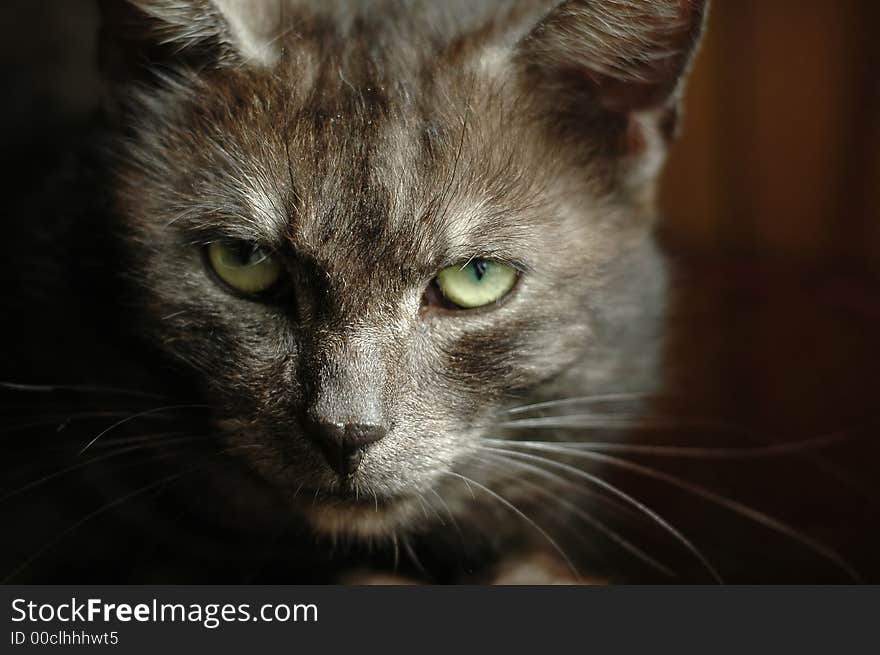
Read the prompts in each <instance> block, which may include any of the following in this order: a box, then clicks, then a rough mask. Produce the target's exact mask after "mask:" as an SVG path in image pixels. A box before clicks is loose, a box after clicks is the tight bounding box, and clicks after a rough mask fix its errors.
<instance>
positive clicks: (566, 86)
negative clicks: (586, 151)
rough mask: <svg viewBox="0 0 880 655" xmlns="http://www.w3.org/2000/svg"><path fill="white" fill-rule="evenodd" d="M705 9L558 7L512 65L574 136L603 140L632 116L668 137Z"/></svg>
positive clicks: (691, 2)
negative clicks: (581, 133)
mask: <svg viewBox="0 0 880 655" xmlns="http://www.w3.org/2000/svg"><path fill="white" fill-rule="evenodd" d="M706 4H707V2H706V0H607V1H602V0H568V1H566V2H561V3H559V4H557V5H556V7H555V8H553V9H552V10H550V11H549V13H548V14H547V15H546V16H544V18H543V19H542V20H541V21H540V23H539V24H538V25H537V26H536V27H535V28H534V29H533V30H532V31H531V32H530V33H529V34H527V35H526V36H525V38H523V39H522V40H521V41H520V43H519V44H518V46H517V54H516V57H517V63H518V65H519V68H520V70H521V72H522V74H523V76H524V78H525V80H526V83H527V85H528V88H529V92H530V93H531V94H538V100H539V102H542V103H543V107H544V109H545V110H546V111H547V113H548V114H551V115H553V117H554V119H555V124H556V125H557V126H563V127H564V128H565V129H568V128H571V129H574V130H577V129H593V128H594V127H595V126H597V125H598V126H601V127H602V128H603V130H605V133H606V134H608V133H609V132H621V130H632V129H634V128H633V117H638V120H639V121H642V122H643V123H644V122H645V121H651V122H653V123H654V124H655V126H656V127H657V129H658V130H659V133H660V134H661V135H663V136H664V137H666V138H668V137H669V136H670V135H671V133H672V132H673V128H674V125H675V120H676V111H677V105H678V100H679V96H680V91H681V86H682V80H683V78H684V76H685V73H686V72H687V69H688V66H689V63H690V61H691V58H692V55H693V53H694V50H695V48H696V45H697V43H698V41H699V37H700V34H701V32H702V28H703V22H704V14H705V7H706ZM615 136H616V137H620V134H617V135H615ZM631 136H632V135H631ZM615 143H616V144H617V145H618V146H619V147H623V148H626V147H627V145H626V139H623V140H621V139H620V138H616V141H615ZM621 144H622V145H621ZM632 145H633V144H630V146H632Z"/></svg>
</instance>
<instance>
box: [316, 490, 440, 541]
mask: <svg viewBox="0 0 880 655" xmlns="http://www.w3.org/2000/svg"><path fill="white" fill-rule="evenodd" d="M298 509H299V510H300V511H301V512H302V513H303V515H304V516H305V519H306V520H307V521H308V523H309V525H310V526H311V527H312V529H313V530H314V531H315V532H317V533H318V534H321V535H324V536H328V537H332V538H344V539H363V540H370V541H372V540H375V539H377V538H379V539H381V538H386V539H391V538H393V536H394V535H395V534H399V533H400V532H401V531H404V530H410V529H412V528H413V526H414V524H415V523H416V522H418V520H419V518H421V519H424V515H423V514H422V513H420V512H419V511H418V506H417V504H416V503H415V502H414V501H412V500H409V499H406V498H403V499H400V500H395V501H393V502H388V501H386V502H383V503H379V504H375V503H369V502H351V503H343V502H338V503H317V504H311V503H308V504H305V505H303V506H302V507H300V508H298Z"/></svg>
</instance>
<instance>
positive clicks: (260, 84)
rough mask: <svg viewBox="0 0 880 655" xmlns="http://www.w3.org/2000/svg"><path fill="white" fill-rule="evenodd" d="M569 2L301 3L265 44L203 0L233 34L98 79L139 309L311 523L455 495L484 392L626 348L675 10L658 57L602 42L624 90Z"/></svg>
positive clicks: (505, 393) (641, 292)
mask: <svg viewBox="0 0 880 655" xmlns="http://www.w3.org/2000/svg"><path fill="white" fill-rule="evenodd" d="M154 4H156V5H157V6H161V5H162V4H163V3H154ZM217 4H218V6H221V7H222V6H223V4H224V3H217ZM575 4H577V3H575ZM660 4H664V5H665V4H666V3H660ZM669 4H675V3H669ZM590 6H591V5H588V4H586V3H585V4H584V6H583V7H581V8H579V9H578V10H577V11H574V10H572V8H571V7H569V8H568V9H567V11H568V13H565V12H551V13H549V14H547V15H546V16H545V17H544V19H543V21H542V22H541V31H540V32H535V33H534V34H532V35H531V36H529V34H530V31H531V30H532V28H533V27H534V26H535V25H536V24H537V23H538V22H539V21H540V20H541V16H542V15H543V14H542V12H540V11H538V12H537V13H536V10H535V9H534V8H531V9H529V10H528V11H525V10H523V11H509V12H504V13H501V12H499V11H498V10H489V11H485V12H484V13H483V14H479V12H477V11H475V10H474V12H473V13H474V15H472V16H468V17H467V19H466V20H464V19H462V18H461V17H459V18H453V17H450V16H446V17H445V19H444V20H445V21H446V23H445V24H444V25H445V26H444V27H438V26H437V25H435V24H434V23H433V22H432V21H433V19H434V18H436V17H432V14H433V12H434V10H432V9H430V8H429V7H427V6H425V7H421V8H420V9H413V10H412V11H411V13H410V14H407V15H406V16H398V17H392V18H391V19H389V18H388V17H387V16H386V17H385V18H383V19H382V20H379V19H375V20H373V19H371V18H369V17H367V16H361V17H360V18H358V20H353V19H352V17H351V16H348V15H346V16H344V17H341V16H335V17H334V16H332V15H330V14H329V13H328V14H323V13H321V12H319V11H317V10H315V11H313V12H311V13H310V12H302V13H300V14H297V15H296V16H295V22H294V24H295V27H296V30H295V33H293V32H290V31H283V30H282V31H280V32H279V31H277V30H276V31H275V32H273V34H274V36H273V37H272V39H269V40H267V41H261V40H260V34H261V32H260V30H261V29H263V28H262V27H260V26H254V27H253V29H252V31H248V30H247V29H245V28H244V27H242V25H241V24H239V23H237V22H236V21H235V20H234V17H230V16H229V15H225V16H224V15H221V14H222V12H220V13H218V15H217V16H214V17H213V18H214V19H216V20H221V19H225V20H226V21H227V22H229V23H230V24H233V26H234V27H235V28H236V29H235V30H233V31H230V32H228V33H227V32H224V34H226V35H227V36H229V35H230V34H233V32H234V34H236V35H238V36H237V37H236V39H237V40H236V39H232V40H231V41H230V40H229V39H226V40H219V41H218V42H217V44H213V45H216V47H217V48H219V49H218V50H217V52H216V53H214V55H213V56H215V59H216V61H217V62H221V63H220V64H219V65H218V64H217V63H216V62H215V63H214V64H212V65H207V66H206V65H205V64H204V59H203V58H204V57H205V52H206V51H207V52H211V50H210V48H209V47H208V46H209V45H212V44H207V43H206V44H204V45H205V47H204V48H191V50H192V51H193V52H192V55H193V57H194V58H196V57H198V61H199V68H198V72H197V71H196V68H197V67H196V64H195V63H194V61H193V62H185V61H184V63H185V64H186V65H182V66H178V67H172V68H171V72H168V71H164V72H163V73H162V74H161V75H159V76H156V75H153V76H152V77H151V78H150V82H149V83H148V84H147V85H146V86H144V85H142V86H139V87H137V88H135V87H133V86H129V85H125V84H122V85H121V86H122V88H123V89H124V91H123V92H120V93H117V97H118V98H120V99H121V102H120V103H119V106H117V107H115V111H117V112H118V113H117V116H118V117H119V120H120V123H121V124H122V125H123V126H124V129H125V130H127V131H128V134H127V137H128V138H126V139H119V140H118V141H117V152H116V156H117V158H118V159H117V160H116V161H118V162H119V166H118V171H117V173H118V174H117V176H116V189H115V191H114V195H115V199H116V209H117V211H118V213H119V215H120V220H121V228H122V231H123V232H124V233H125V234H126V235H127V236H128V237H131V238H130V239H128V244H129V245H128V249H129V251H128V253H129V255H130V260H131V261H132V262H133V263H132V267H131V270H130V271H126V272H125V273H126V275H127V276H128V278H129V279H130V280H131V281H132V284H133V285H134V290H133V293H134V294H136V296H137V297H139V298H141V299H142V300H143V302H142V303H140V305H141V306H142V307H143V308H145V309H144V311H142V313H141V315H140V318H139V321H140V325H139V328H140V329H142V331H143V332H144V333H145V334H147V335H148V336H149V338H150V339H152V340H153V341H154V342H155V343H157V344H158V345H159V347H160V348H161V349H162V350H163V351H165V352H167V353H169V354H170V355H171V356H173V357H175V358H177V359H178V360H181V361H183V362H184V363H185V364H186V365H188V366H189V367H191V368H192V369H194V370H196V371H197V372H198V373H199V376H200V378H201V380H202V384H203V387H204V388H205V390H206V393H207V395H208V397H209V398H210V400H211V404H212V407H213V408H214V416H215V419H214V427H215V429H216V432H217V438H218V439H219V440H220V441H221V442H222V443H223V444H224V445H225V446H227V447H228V448H229V449H230V452H234V453H235V454H236V456H238V457H240V458H242V459H243V460H244V461H246V462H248V465H249V466H250V467H252V468H253V469H254V470H256V471H257V472H259V474H260V475H261V476H262V477H263V478H264V479H265V480H267V481H269V482H270V483H271V484H272V485H273V486H274V487H275V488H276V489H277V490H278V491H279V492H280V493H281V494H282V495H283V496H284V497H285V498H288V499H289V500H290V503H291V504H292V505H293V506H294V507H296V508H298V509H299V510H301V511H302V512H303V513H305V514H306V515H307V516H309V517H310V518H311V519H312V523H313V524H314V525H315V527H317V528H318V529H320V530H327V531H332V532H338V531H345V532H353V533H362V534H375V533H388V532H391V531H393V530H394V529H396V528H398V527H399V526H401V525H403V524H407V523H412V522H413V521H416V520H417V519H416V516H417V515H421V513H422V509H421V507H420V496H421V495H422V494H425V493H430V492H431V491H432V490H437V489H438V488H444V489H446V491H447V495H448V494H452V497H453V498H455V497H458V496H461V497H462V498H463V497H464V495H465V494H469V491H468V490H467V489H466V488H465V487H464V486H463V485H462V481H461V480H460V479H458V478H456V475H457V474H456V471H462V470H466V467H468V466H470V465H475V464H476V463H478V462H479V459H480V439H481V438H482V437H486V436H490V437H498V436H502V432H501V431H500V429H499V428H498V427H497V423H499V422H500V420H501V417H502V416H503V411H504V410H505V408H508V407H510V406H511V405H513V404H522V403H525V402H530V401H533V400H539V399H542V398H547V397H552V396H553V394H555V393H559V389H564V390H565V392H566V393H568V394H569V395H571V393H572V385H579V386H576V387H575V391H576V392H577V391H580V392H582V393H583V392H592V391H595V390H596V389H598V388H601V387H602V386H609V385H613V382H614V381H613V377H614V375H616V374H618V373H619V371H620V366H621V364H620V362H621V361H623V360H625V359H628V360H629V361H628V362H627V365H628V366H630V368H633V369H634V368H638V366H639V365H640V364H641V362H639V361H632V360H637V359H639V358H641V357H643V353H640V352H638V351H635V350H629V351H626V348H627V343H626V341H625V340H626V339H632V338H633V337H632V336H631V331H632V323H634V322H635V323H637V322H639V321H640V320H645V321H647V320H648V318H647V315H650V314H651V313H652V311H653V309H654V308H653V307H649V305H650V303H648V302H646V301H645V300H644V297H645V296H647V295H651V294H649V293H648V291H649V290H654V289H655V288H656V286H657V285H658V284H659V282H658V278H659V277H660V274H659V272H657V269H656V268H655V262H654V261H653V259H651V256H650V250H644V248H645V233H646V231H647V229H646V228H647V226H648V224H649V221H648V220H647V219H649V218H650V205H651V189H652V185H653V179H654V176H655V175H656V171H657V167H658V166H659V161H660V159H661V151H662V146H663V144H664V140H665V138H666V136H667V131H668V123H669V120H670V115H671V112H672V111H673V110H672V109H671V107H673V106H674V103H672V102H670V101H669V97H671V96H673V95H674V90H675V88H676V84H677V80H678V76H679V74H680V73H681V70H682V69H683V67H684V63H685V62H686V61H687V56H688V54H689V49H690V45H691V43H692V41H693V38H694V34H695V33H696V31H695V30H696V28H695V27H693V25H692V24H691V23H693V24H694V25H695V24H698V23H699V20H698V16H697V15H696V14H695V15H694V16H688V18H689V19H690V22H688V23H687V24H686V25H687V26H688V27H687V30H685V31H683V32H682V33H680V34H679V33H676V32H673V31H672V30H669V31H668V33H666V32H662V31H661V33H660V34H661V36H663V37H667V38H668V39H670V43H667V44H665V45H667V46H669V45H670V44H671V41H672V40H673V39H676V41H675V43H676V44H678V45H679V46H681V47H680V50H681V54H680V55H679V56H677V57H676V58H674V61H673V63H674V65H672V66H666V68H664V69H663V70H659V69H657V70H654V69H651V70H648V68H649V67H651V66H653V65H654V64H652V63H651V60H650V58H643V60H638V59H632V58H630V57H627V58H625V61H626V62H629V63H628V64H627V65H630V66H637V65H639V66H643V67H645V70H641V71H640V77H639V78H638V79H639V82H638V84H633V85H631V86H630V85H624V82H629V81H630V77H628V75H629V72H628V71H626V70H618V71H613V70H612V71H609V69H607V68H600V69H599V71H598V72H595V71H594V73H595V74H593V73H590V75H589V76H587V73H588V72H589V71H588V69H587V68H585V69H584V70H583V71H582V74H580V77H578V74H577V73H578V68H577V67H578V66H581V65H586V64H585V62H586V61H587V60H589V61H598V59H597V58H596V57H597V55H601V54H602V53H601V52H600V50H599V49H598V48H600V46H602V45H603V44H604V46H605V47H607V45H608V41H607V39H606V40H602V39H592V40H590V39H589V38H587V36H588V35H589V30H595V29H599V28H598V27H597V26H600V25H603V24H606V23H607V19H608V17H607V16H605V17H604V18H603V20H602V21H598V22H597V20H598V19H597V17H596V16H594V15H593V10H592V9H591V8H590ZM228 11H231V10H228ZM547 11H549V10H548V9H546V8H545V9H544V10H543V12H544V13H546V12H547ZM603 11H604V10H603ZM644 11H646V12H648V13H650V12H652V11H654V10H651V9H646V10H644ZM670 11H671V10H670ZM658 12H659V10H658ZM344 13H345V12H344ZM557 14H558V15H557ZM658 16H659V18H662V16H663V12H659V13H658ZM238 18H239V19H241V17H238ZM264 18H266V17H264ZM270 18H271V17H268V18H266V20H269V19H270ZM599 18H602V17H599ZM645 18H646V19H647V18H655V19H656V20H659V18H658V17H654V16H646V17H645ZM161 19H162V15H161V11H159V12H158V13H156V15H155V16H150V20H151V21H155V20H161ZM395 19H396V22H395ZM626 19H627V20H634V19H633V17H632V15H630V14H627V17H626ZM205 20H207V19H205ZM287 20H293V18H291V17H290V16H288V18H287ZM635 20H638V17H636V19H635ZM560 21H569V22H570V23H571V24H570V25H568V27H571V28H580V29H583V30H585V33H584V34H585V36H584V39H583V43H580V42H579V43H575V44H572V43H570V42H569V41H568V40H567V38H568V36H567V35H568V32H565V31H564V30H563V31H562V32H560V31H559V24H558V23H559V22H560ZM269 23H270V24H271V20H269ZM581 23H583V24H581ZM224 24H225V23H224ZM261 25H262V23H261ZM677 25H679V24H678V23H677ZM258 27H259V29H257V28H258ZM641 27H642V28H643V29H645V30H652V29H659V28H658V27H657V24H656V21H655V22H654V23H652V22H651V21H650V20H645V21H644V25H642V26H641ZM680 27H681V25H679V28H680ZM285 29H286V28H285ZM291 29H292V28H291ZM563 32H564V33H563ZM279 34H280V35H281V36H279ZM294 37H295V38H294ZM617 37H619V38H620V39H621V44H620V47H624V46H627V45H630V46H632V45H633V44H631V43H624V41H625V38H624V37H625V35H624V36H621V35H620V34H617ZM660 41H662V39H660ZM679 41H680V43H679ZM639 43H641V44H642V45H644V44H645V43H646V42H644V40H643V41H640V42H639ZM221 46H222V47H221ZM280 46H283V47H280ZM604 54H605V55H606V56H609V57H611V56H613V53H611V54H609V53H604ZM209 56H211V55H209ZM232 59H235V61H233V62H232V63H229V62H230V61H231V60H232ZM621 61H624V60H621ZM639 61H641V63H639ZM669 61H670V60H667V63H668V62H669ZM621 65H622V64H621ZM665 65H666V64H664V66H665ZM667 69H668V70H667ZM652 74H653V75H655V77H656V80H654V79H653V78H652V77H651V75H652ZM661 74H662V75H661ZM624 88H625V90H626V93H624V92H623V91H622V89H624ZM658 98H659V100H658ZM633 253H642V255H640V256H636V255H634V254H633ZM634 280H639V282H634ZM641 311H644V312H645V314H646V317H641V316H640V314H639V312H641ZM609 353H610V354H609ZM631 382H632V380H629V381H628V382H627V385H626V386H631ZM453 488H454V489H455V491H454V492H453V491H451V489H453ZM462 502H464V501H462ZM455 504H456V502H455V501H454V500H453V501H452V505H453V507H454V506H455Z"/></svg>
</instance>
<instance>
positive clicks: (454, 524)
mask: <svg viewBox="0 0 880 655" xmlns="http://www.w3.org/2000/svg"><path fill="white" fill-rule="evenodd" d="M428 491H430V492H431V493H432V494H434V496H436V498H437V500H438V501H439V502H440V504H441V505H442V506H443V509H444V511H445V512H446V515H447V516H448V517H449V521H450V523H452V527H454V528H455V530H456V532H458V534H459V536H463V535H462V532H461V526H459V525H458V521H456V520H455V515H454V514H453V513H452V509H450V507H449V503H447V502H446V501H445V500H444V499H443V496H441V495H440V493H439V492H438V491H437V490H436V489H434V488H433V487H429V488H428ZM444 525H445V523H444Z"/></svg>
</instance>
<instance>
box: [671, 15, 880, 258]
mask: <svg viewBox="0 0 880 655" xmlns="http://www.w3.org/2000/svg"><path fill="white" fill-rule="evenodd" d="M878 25H880V2H876V0H715V1H714V2H713V5H712V8H711V12H710V18H709V25H708V33H707V37H706V40H705V41H704V44H703V48H702V51H701V52H700V55H699V57H698V59H697V62H696V65H695V67H694V70H693V74H692V77H691V80H690V84H689V87H688V93H687V102H686V112H685V115H684V124H683V132H682V136H681V139H680V141H679V142H678V143H677V144H676V147H675V149H674V150H673V153H672V157H671V160H670V162H669V168H668V170H667V174H666V179H665V186H664V188H663V195H662V199H663V200H662V202H663V206H664V210H665V215H666V226H665V227H666V230H667V232H669V233H670V234H671V235H672V237H673V238H674V239H675V241H677V242H680V243H683V244H686V245H688V246H690V247H693V248H696V249H699V250H704V249H708V250H713V249H716V248H720V249H722V250H730V251H733V252H739V253H742V252H751V253H760V254H763V255H768V256H770V257H776V256H779V257H780V258H784V259H787V260H791V259H794V260H802V261H804V262H806V263H807V264H813V265H819V266H822V267H826V266H827V267H833V268H835V269H838V267H842V268H843V269H845V270H850V271H853V272H855V271H865V270H869V271H873V273H874V274H876V273H878V272H880V46H878V41H877V34H878V32H877V29H878ZM838 270H839V269H838Z"/></svg>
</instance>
